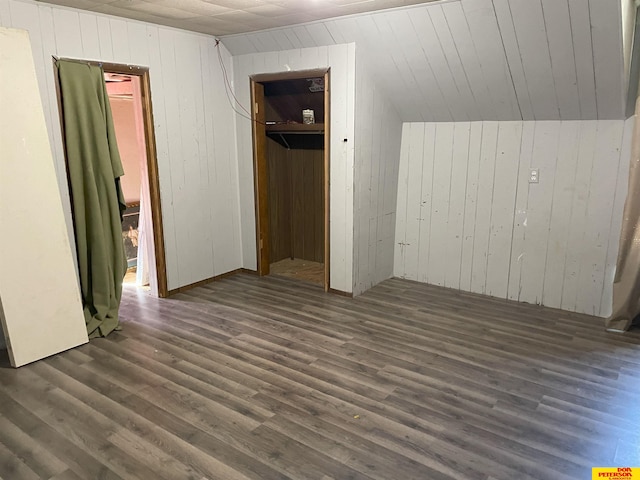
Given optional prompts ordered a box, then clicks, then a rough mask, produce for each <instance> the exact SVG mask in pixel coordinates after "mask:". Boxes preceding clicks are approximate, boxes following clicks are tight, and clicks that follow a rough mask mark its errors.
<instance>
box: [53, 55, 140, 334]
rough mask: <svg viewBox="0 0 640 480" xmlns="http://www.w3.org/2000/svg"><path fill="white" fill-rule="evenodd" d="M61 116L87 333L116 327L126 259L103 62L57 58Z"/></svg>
mask: <svg viewBox="0 0 640 480" xmlns="http://www.w3.org/2000/svg"><path fill="white" fill-rule="evenodd" d="M56 65H57V68H58V76H59V79H60V91H61V98H62V117H63V128H64V137H65V147H66V155H67V168H68V177H69V189H70V192H71V204H72V208H73V217H74V229H75V238H76V248H77V254H78V268H79V271H80V272H79V273H80V289H81V293H82V300H83V305H84V316H85V321H86V323H87V332H88V333H89V337H90V338H94V337H100V336H106V335H108V334H109V333H111V332H112V331H113V330H114V329H116V328H117V327H118V308H119V306H120V298H121V295H122V280H123V278H124V274H125V273H126V270H127V260H126V256H125V252H124V245H123V242H122V223H121V218H122V217H121V213H122V211H123V210H124V208H125V206H126V205H125V202H124V197H123V195H122V191H121V189H120V181H119V177H120V176H122V175H123V174H124V171H123V169H122V162H121V161H120V154H119V153H118V146H117V144H116V136H115V130H114V127H113V120H112V118H111V108H110V106H109V98H108V96H107V90H106V86H105V83H104V72H103V71H102V68H101V67H97V66H92V65H88V64H86V63H80V62H73V61H66V60H59V61H58V62H57V63H56Z"/></svg>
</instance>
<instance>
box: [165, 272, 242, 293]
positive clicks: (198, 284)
mask: <svg viewBox="0 0 640 480" xmlns="http://www.w3.org/2000/svg"><path fill="white" fill-rule="evenodd" d="M244 271H245V269H244V268H236V269H235V270H231V271H230V272H227V273H221V274H220V275H216V276H215V277H210V278H205V279H204V280H200V281H199V282H194V283H190V284H189V285H184V286H182V287H178V288H174V289H172V290H169V291H168V292H167V296H168V297H170V296H171V295H175V294H176V293H182V292H186V291H187V290H191V289H192V288H196V287H201V286H202V285H206V284H207V283H211V282H215V281H216V280H221V279H223V278H227V277H230V276H232V275H235V274H236V273H240V272H244ZM247 273H251V270H247Z"/></svg>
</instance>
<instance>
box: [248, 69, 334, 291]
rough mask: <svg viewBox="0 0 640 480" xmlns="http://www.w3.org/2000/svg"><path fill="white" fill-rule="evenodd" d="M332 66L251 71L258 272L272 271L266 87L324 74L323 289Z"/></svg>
mask: <svg viewBox="0 0 640 480" xmlns="http://www.w3.org/2000/svg"><path fill="white" fill-rule="evenodd" d="M329 73H330V68H319V69H312V70H296V71H288V72H278V73H262V74H256V75H250V76H249V81H250V91H251V118H252V122H251V123H252V135H253V178H254V200H255V215H256V259H257V273H258V275H260V276H262V275H268V274H269V251H270V245H269V207H268V203H269V202H268V191H269V182H268V178H267V162H266V130H265V117H264V108H263V107H264V87H263V84H264V83H267V82H277V81H281V80H298V79H304V78H311V77H323V78H324V152H323V153H324V179H323V180H324V182H323V183H324V185H323V190H324V206H323V207H324V212H323V216H324V282H323V283H324V291H325V292H328V291H330V290H331V288H330V286H329V282H330V256H329V255H330V248H329V246H330V245H329V239H330V236H329V212H330V210H329V207H330V198H329V193H330V190H329V185H330V150H329V146H330V137H329V133H330V132H329V126H330V124H331V111H330V104H331V103H330V101H329V95H330V90H331V88H330V75H329Z"/></svg>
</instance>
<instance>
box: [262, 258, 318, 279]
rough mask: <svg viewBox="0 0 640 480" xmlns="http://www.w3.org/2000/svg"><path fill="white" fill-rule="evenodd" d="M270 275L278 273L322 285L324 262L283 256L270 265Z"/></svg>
mask: <svg viewBox="0 0 640 480" xmlns="http://www.w3.org/2000/svg"><path fill="white" fill-rule="evenodd" d="M270 270H271V275H279V276H282V277H287V278H295V279H296V280H303V281H305V282H310V283H315V284H316V285H324V264H323V263H318V262H310V261H309V260H302V259H299V258H295V259H293V260H292V259H290V258H285V259H284V260H280V261H279V262H276V263H272V264H271V266H270Z"/></svg>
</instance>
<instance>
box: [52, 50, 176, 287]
mask: <svg viewBox="0 0 640 480" xmlns="http://www.w3.org/2000/svg"><path fill="white" fill-rule="evenodd" d="M57 60H69V61H72V62H80V63H86V64H89V65H94V66H98V67H102V69H103V71H104V72H105V73H119V74H123V75H132V76H136V77H140V92H141V95H142V102H141V103H142V118H143V121H144V135H145V149H146V153H147V169H148V172H149V177H148V181H149V196H150V199H149V200H150V203H151V224H152V227H153V248H154V250H155V257H156V276H157V278H156V280H157V282H158V296H159V297H160V298H165V297H167V296H168V294H169V291H168V288H167V264H166V256H165V247H164V228H163V225H162V205H161V200H160V179H159V175H158V158H157V153H156V135H155V129H154V127H153V108H152V104H151V80H150V78H149V68H148V67H141V66H138V65H125V64H121V63H105V62H97V61H92V60H78V59H74V58H60V59H58V58H56V57H53V65H54V71H55V69H56V66H55V65H56V63H55V62H56V61H57ZM54 78H55V82H56V90H57V97H58V113H59V115H60V127H61V129H62V130H63V131H62V144H63V147H64V150H65V163H66V162H67V155H66V148H67V147H66V142H65V136H64V122H63V121H62V98H61V95H60V81H59V78H58V75H57V72H56V74H55V75H54ZM68 171H69V169H68V165H67V172H68ZM71 215H72V216H73V211H72V212H71Z"/></svg>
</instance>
